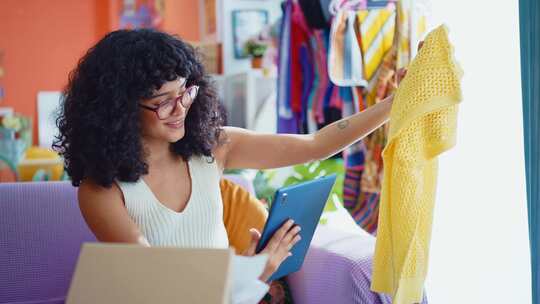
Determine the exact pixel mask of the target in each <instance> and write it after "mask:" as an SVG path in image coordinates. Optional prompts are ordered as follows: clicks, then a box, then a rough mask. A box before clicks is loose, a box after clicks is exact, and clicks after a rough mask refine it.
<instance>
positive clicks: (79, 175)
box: [55, 29, 392, 281]
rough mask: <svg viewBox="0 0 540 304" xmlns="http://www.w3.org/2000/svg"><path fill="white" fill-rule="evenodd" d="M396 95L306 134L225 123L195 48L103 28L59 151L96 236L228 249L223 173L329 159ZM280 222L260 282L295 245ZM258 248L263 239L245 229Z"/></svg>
mask: <svg viewBox="0 0 540 304" xmlns="http://www.w3.org/2000/svg"><path fill="white" fill-rule="evenodd" d="M391 104H392V98H387V99H385V100H383V101H382V102H380V103H378V104H376V105H374V106H372V107H370V108H369V109H367V110H365V111H363V112H361V113H358V114H355V115H353V116H350V117H347V118H344V119H342V120H340V121H337V122H335V123H333V124H331V125H328V126H326V127H325V128H323V129H321V130H319V131H318V132H316V133H314V134H310V135H292V134H258V133H254V132H251V131H248V130H244V129H240V128H233V127H224V126H223V119H222V117H221V115H220V111H219V109H218V99H217V97H216V93H215V91H214V89H213V88H212V85H211V84H210V80H209V78H208V76H207V75H206V74H205V72H204V70H203V66H202V64H201V62H200V61H199V59H198V58H197V55H196V53H195V51H194V50H193V48H192V47H191V46H189V45H188V44H186V43H185V42H183V41H182V40H180V39H179V38H176V37H173V36H171V35H168V34H165V33H162V32H158V31H153V30H147V29H141V30H119V31H115V32H112V33H110V34H108V35H106V36H105V37H104V38H103V39H102V40H101V41H99V42H98V43H97V44H96V45H95V46H94V47H92V48H90V50H88V52H87V53H86V54H85V55H84V56H83V57H82V58H81V60H80V61H79V63H78V66H77V67H76V69H75V70H74V71H73V72H72V73H71V74H70V77H69V83H68V85H67V87H66V89H65V91H64V100H63V104H62V110H61V114H60V117H59V118H58V121H57V124H58V127H59V129H60V135H59V137H58V138H57V140H56V141H55V148H56V149H57V150H58V151H59V152H60V153H61V154H62V155H63V157H64V159H65V165H66V170H67V172H68V174H69V176H70V177H71V179H72V182H73V185H74V186H79V190H78V197H79V203H80V208H81V212H82V214H83V216H84V218H85V220H86V222H87V223H88V226H89V227H90V229H91V230H92V231H93V233H94V234H95V235H96V237H97V239H98V240H100V241H104V242H129V243H139V244H145V245H148V246H162V245H167V246H189V247H208V248H226V247H228V246H229V243H228V239H227V234H226V231H225V227H224V224H223V214H222V213H223V209H222V208H223V206H222V201H221V196H220V190H219V179H220V177H221V175H222V173H223V170H224V169H227V168H253V169H268V168H277V167H284V166H290V165H295V164H301V163H305V162H310V161H314V160H319V159H325V158H327V157H329V156H331V155H333V154H335V153H337V152H339V151H341V150H343V149H344V148H345V147H347V146H348V145H350V144H352V143H354V142H356V141H358V140H359V139H361V138H363V137H364V136H366V135H368V134H369V133H370V132H372V131H373V130H375V129H376V128H378V127H380V126H381V125H382V124H384V123H385V122H386V121H387V119H388V117H389V113H390V108H391ZM300 229H301V227H298V226H295V225H294V223H292V222H288V223H285V224H284V225H283V226H282V228H281V229H280V230H279V231H278V232H276V234H275V235H274V236H273V238H272V240H271V241H270V242H269V244H268V246H267V247H266V248H265V249H264V251H263V253H266V254H268V255H269V261H268V265H267V267H266V269H265V271H264V274H263V275H262V276H261V280H264V281H266V280H267V279H268V278H269V277H270V276H271V275H272V273H273V272H275V270H276V269H277V268H278V267H279V265H280V264H281V263H282V262H283V261H284V260H285V259H286V258H287V256H289V254H290V253H289V252H290V250H291V248H292V246H294V244H295V243H296V242H298V241H299V240H300V237H299V235H298V232H299V231H300ZM251 233H252V236H253V246H252V248H251V250H249V252H247V254H250V255H253V254H254V247H255V244H256V243H257V241H258V239H259V237H260V234H259V232H258V231H253V230H252V231H251Z"/></svg>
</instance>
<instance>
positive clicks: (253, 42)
mask: <svg viewBox="0 0 540 304" xmlns="http://www.w3.org/2000/svg"><path fill="white" fill-rule="evenodd" d="M267 47H268V45H267V44H266V42H265V41H263V40H260V39H254V38H252V39H248V40H247V41H246V43H245V45H244V51H245V53H246V54H248V55H249V56H251V67H253V68H254V69H259V68H261V67H262V58H263V56H264V52H266V49H267Z"/></svg>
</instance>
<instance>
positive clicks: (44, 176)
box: [17, 147, 65, 181]
mask: <svg viewBox="0 0 540 304" xmlns="http://www.w3.org/2000/svg"><path fill="white" fill-rule="evenodd" d="M17 172H18V175H19V181H48V180H63V179H65V174H64V164H63V162H62V158H61V157H60V155H58V153H56V152H55V151H53V150H50V149H47V148H42V147H30V148H28V149H27V150H26V152H25V154H24V158H23V159H22V160H21V161H20V162H19V164H18V166H17Z"/></svg>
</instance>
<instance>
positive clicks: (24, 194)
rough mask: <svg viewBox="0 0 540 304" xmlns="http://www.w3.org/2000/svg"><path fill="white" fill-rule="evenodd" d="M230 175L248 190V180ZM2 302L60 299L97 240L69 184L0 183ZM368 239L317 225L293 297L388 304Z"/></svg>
mask: <svg viewBox="0 0 540 304" xmlns="http://www.w3.org/2000/svg"><path fill="white" fill-rule="evenodd" d="M227 178H229V179H231V180H233V181H234V182H236V183H239V184H241V185H243V186H244V187H246V188H247V190H249V191H250V192H252V193H253V187H252V185H251V184H250V183H249V182H246V180H243V179H242V178H239V177H237V176H227ZM0 208H1V210H2V212H1V213H0V303H4V304H5V303H11V304H22V303H27V304H30V303H32V304H41V303H48V304H52V303H64V298H65V296H66V294H67V291H68V288H69V283H70V280H71V276H72V274H73V271H74V268H75V264H76V261H77V258H78V255H79V250H80V247H81V244H82V243H83V242H95V241H96V239H95V238H94V236H93V235H92V233H91V232H90V230H89V229H88V227H87V226H86V223H85V222H84V219H83V218H82V216H81V213H80V211H79V206H78V203H77V196H76V188H74V187H72V186H71V184H70V183H69V182H35V183H8V184H0ZM372 252H373V238H371V237H369V238H366V237H365V236H360V235H354V234H347V233H344V232H340V231H334V230H331V229H328V228H326V227H319V228H318V229H317V233H316V234H315V236H314V239H313V242H312V246H311V247H310V250H309V251H308V255H307V258H306V260H305V262H304V265H303V267H302V270H300V271H299V272H297V273H295V274H292V275H290V276H289V278H288V279H289V283H290V286H291V292H292V295H293V298H294V300H295V302H296V303H299V304H303V303H309V304H317V303H340V304H346V303H390V299H389V298H388V297H387V296H384V295H379V294H376V293H373V292H371V291H370V290H369V284H370V278H371V257H372Z"/></svg>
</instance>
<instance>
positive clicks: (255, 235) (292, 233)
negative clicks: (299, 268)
mask: <svg viewBox="0 0 540 304" xmlns="http://www.w3.org/2000/svg"><path fill="white" fill-rule="evenodd" d="M300 230H301V228H300V226H298V225H294V221H293V220H288V221H287V222H285V224H283V225H282V226H281V227H280V228H279V229H278V230H277V231H276V232H275V233H274V235H273V236H272V238H271V239H270V241H268V244H267V245H266V247H265V248H264V249H263V250H262V251H261V252H260V253H259V254H267V255H268V261H267V262H266V267H265V269H264V271H263V273H262V275H261V276H260V277H259V279H260V280H261V281H263V282H266V281H268V279H269V278H270V277H271V276H272V274H273V273H274V272H276V270H278V268H279V266H280V265H281V263H283V261H285V259H286V258H288V257H289V256H291V255H292V254H291V252H290V251H291V249H292V247H293V246H294V245H295V244H296V243H298V242H299V241H300V240H301V239H302V238H301V237H300V235H299V234H298V233H299V232H300ZM249 232H250V233H251V245H250V246H249V248H248V249H247V250H246V251H245V252H244V255H246V256H253V255H255V250H256V248H257V244H258V243H259V240H260V239H261V233H260V232H259V231H258V230H257V229H255V228H252V229H250V230H249Z"/></svg>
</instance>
